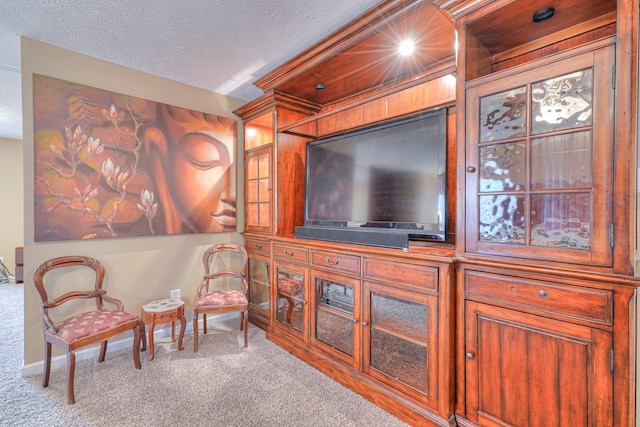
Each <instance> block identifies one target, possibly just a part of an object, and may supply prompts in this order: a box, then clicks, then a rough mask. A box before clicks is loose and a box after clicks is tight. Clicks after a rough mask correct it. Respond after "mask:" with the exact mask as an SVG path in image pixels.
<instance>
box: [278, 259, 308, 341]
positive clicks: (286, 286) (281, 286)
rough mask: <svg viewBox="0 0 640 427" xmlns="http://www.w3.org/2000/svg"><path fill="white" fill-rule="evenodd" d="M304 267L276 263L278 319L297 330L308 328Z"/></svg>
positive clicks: (301, 330)
mask: <svg viewBox="0 0 640 427" xmlns="http://www.w3.org/2000/svg"><path fill="white" fill-rule="evenodd" d="M305 271H306V270H305V269H304V268H301V267H300V268H298V267H296V266H289V265H279V264H278V265H276V294H277V299H276V301H277V306H276V307H275V309H276V320H277V322H278V324H279V325H284V326H287V327H289V328H291V329H293V330H295V331H297V332H300V333H303V335H306V334H304V332H305V331H306V330H307V329H306V328H305V325H307V310H306V305H307V292H306V273H305Z"/></svg>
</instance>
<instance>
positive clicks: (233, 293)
mask: <svg viewBox="0 0 640 427" xmlns="http://www.w3.org/2000/svg"><path fill="white" fill-rule="evenodd" d="M246 304H247V296H246V295H245V294H244V293H243V292H242V291H239V290H237V289H222V290H220V291H216V292H209V293H208V294H204V295H203V296H202V298H200V299H198V301H197V302H196V304H195V306H196V307H198V308H200V307H222V306H232V305H246Z"/></svg>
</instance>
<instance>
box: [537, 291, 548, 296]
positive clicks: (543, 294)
mask: <svg viewBox="0 0 640 427" xmlns="http://www.w3.org/2000/svg"><path fill="white" fill-rule="evenodd" d="M538 295H540V298H546V297H548V296H549V294H548V293H547V291H545V290H539V291H538Z"/></svg>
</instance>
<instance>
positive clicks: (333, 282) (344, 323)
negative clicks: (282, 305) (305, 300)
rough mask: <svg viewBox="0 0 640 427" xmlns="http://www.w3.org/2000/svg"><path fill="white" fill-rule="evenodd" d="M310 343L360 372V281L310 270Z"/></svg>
mask: <svg viewBox="0 0 640 427" xmlns="http://www.w3.org/2000/svg"><path fill="white" fill-rule="evenodd" d="M311 285H312V290H313V312H312V313H311V315H312V319H311V342H312V343H313V344H315V345H316V346H318V347H320V348H321V349H323V350H324V351H326V352H329V353H331V354H332V355H333V356H334V357H336V358H338V359H341V360H344V361H345V362H347V363H348V364H349V365H351V366H352V367H354V368H356V369H359V363H358V362H359V359H360V358H359V357H356V355H357V354H358V351H359V343H360V339H359V331H360V328H359V327H358V326H359V316H360V314H359V313H360V309H359V307H360V281H359V280H358V279H353V278H349V277H344V276H339V275H335V274H330V273H325V272H320V271H312V273H311Z"/></svg>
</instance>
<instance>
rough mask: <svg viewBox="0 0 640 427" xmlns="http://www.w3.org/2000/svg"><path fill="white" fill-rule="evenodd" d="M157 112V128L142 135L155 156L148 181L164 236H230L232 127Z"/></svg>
mask: <svg viewBox="0 0 640 427" xmlns="http://www.w3.org/2000/svg"><path fill="white" fill-rule="evenodd" d="M158 108H159V111H158V117H157V125H158V127H157V128H154V129H149V130H148V131H147V132H146V134H145V144H146V145H147V148H148V150H149V151H152V152H155V153H156V161H155V162H153V167H154V169H155V170H154V177H155V180H156V185H157V187H158V191H159V193H160V194H159V195H160V199H161V202H162V206H163V207H164V208H165V217H166V218H167V222H168V231H169V230H174V231H175V229H176V228H183V227H186V228H187V230H182V232H220V231H234V230H235V226H236V194H235V184H236V181H235V161H234V159H235V153H234V149H235V132H236V128H235V121H234V120H232V119H226V118H223V117H218V116H214V115H209V114H205V113H200V112H196V111H192V110H186V109H183V108H178V107H171V106H168V105H164V104H161V105H159V107H158ZM161 181H164V183H163V182H161ZM163 184H164V185H163ZM163 187H164V188H163Z"/></svg>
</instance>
